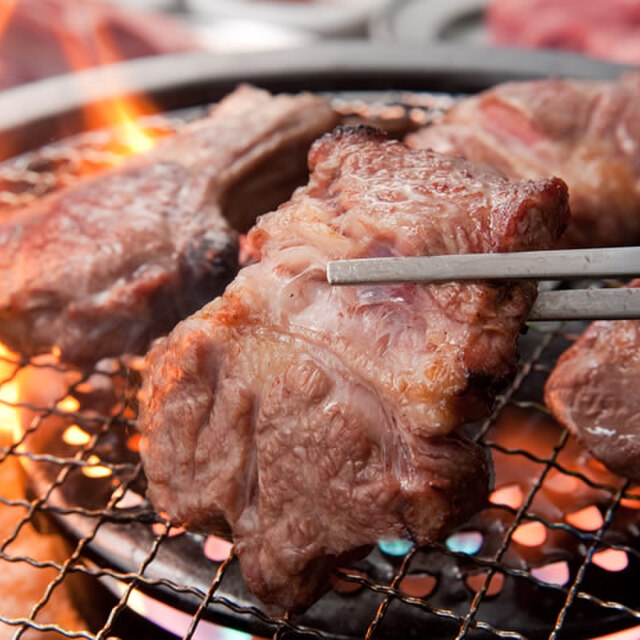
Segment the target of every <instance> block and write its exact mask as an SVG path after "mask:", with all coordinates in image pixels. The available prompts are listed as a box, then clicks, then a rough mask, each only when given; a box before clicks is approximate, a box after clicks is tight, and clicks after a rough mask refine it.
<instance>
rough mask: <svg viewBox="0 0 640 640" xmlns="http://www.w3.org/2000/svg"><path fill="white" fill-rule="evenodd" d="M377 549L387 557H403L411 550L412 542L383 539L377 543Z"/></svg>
mask: <svg viewBox="0 0 640 640" xmlns="http://www.w3.org/2000/svg"><path fill="white" fill-rule="evenodd" d="M378 547H380V551H382V553H386V554H387V555H389V556H404V555H406V554H407V553H409V551H411V549H412V548H413V542H411V540H402V539H400V538H398V539H395V540H389V539H386V538H383V539H382V540H380V541H379V542H378Z"/></svg>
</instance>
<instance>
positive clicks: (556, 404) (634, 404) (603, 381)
mask: <svg viewBox="0 0 640 640" xmlns="http://www.w3.org/2000/svg"><path fill="white" fill-rule="evenodd" d="M631 286H635V287H640V280H635V281H634V282H633V283H632V285H631ZM545 402H546V404H547V406H548V407H549V409H551V411H552V413H553V415H554V416H555V417H556V418H557V419H558V420H559V421H560V422H561V423H562V424H564V425H565V426H566V427H567V428H568V429H569V430H570V431H571V432H572V433H573V434H574V435H576V436H577V437H578V438H579V439H580V441H581V442H582V443H583V444H584V446H585V447H586V448H587V449H588V450H589V451H590V452H591V453H592V454H593V456H594V457H595V458H597V459H598V460H600V461H601V462H602V463H603V464H605V465H606V466H607V467H608V468H609V469H611V470H612V471H614V472H615V473H619V474H620V475H623V476H626V477H629V478H631V479H632V480H635V481H636V482H640V321H639V320H615V321H612V320H606V321H598V322H593V323H592V324H591V325H590V326H589V327H588V329H587V330H586V331H585V332H584V333H583V334H582V336H580V338H579V339H578V340H577V341H576V342H575V343H574V344H573V345H572V346H571V347H570V348H569V349H568V350H567V351H566V352H565V353H564V354H562V356H561V357H560V359H559V360H558V363H557V364H556V367H555V369H554V370H553V372H552V373H551V376H550V377H549V379H548V381H547V384H546V386H545Z"/></svg>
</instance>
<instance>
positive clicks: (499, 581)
mask: <svg viewBox="0 0 640 640" xmlns="http://www.w3.org/2000/svg"><path fill="white" fill-rule="evenodd" d="M486 579H487V574H486V573H476V574H474V575H470V576H467V578H466V579H465V583H466V584H467V586H468V587H469V589H471V591H473V592H474V593H475V592H477V591H480V589H482V587H483V585H484V583H485V580H486ZM503 586H504V575H503V574H502V573H494V574H493V575H492V576H491V580H490V581H489V586H488V587H487V591H486V595H487V597H489V598H490V597H492V596H497V595H498V594H499V593H500V592H501V591H502V587H503Z"/></svg>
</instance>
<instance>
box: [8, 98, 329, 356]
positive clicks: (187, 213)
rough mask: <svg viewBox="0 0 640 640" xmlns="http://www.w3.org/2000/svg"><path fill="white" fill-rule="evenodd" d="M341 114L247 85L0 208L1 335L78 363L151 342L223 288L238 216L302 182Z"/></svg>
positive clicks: (233, 266)
mask: <svg viewBox="0 0 640 640" xmlns="http://www.w3.org/2000/svg"><path fill="white" fill-rule="evenodd" d="M334 123H335V116H334V114H333V112H332V111H331V109H330V107H329V106H328V104H327V103H326V102H325V101H324V100H322V99H321V98H317V97H315V96H311V95H299V96H285V95H283V96H275V97H273V96H271V95H270V94H268V93H267V92H264V91H260V90H258V89H254V88H251V87H247V86H245V87H241V88H239V89H238V90H236V91H235V92H234V93H233V94H232V95H231V96H229V97H227V98H226V99H225V100H224V101H223V102H222V103H221V104H220V105H219V106H218V107H217V108H216V109H215V110H214V111H213V113H212V115H211V117H209V118H205V119H203V120H201V121H199V122H196V123H194V124H192V125H191V126H189V127H187V128H186V129H185V130H183V131H182V132H180V133H179V134H178V135H176V136H175V137H174V138H172V139H171V140H169V141H167V142H166V143H164V144H162V145H161V146H159V147H158V148H156V149H155V150H153V151H151V152H149V153H148V154H145V155H141V156H138V157H134V158H132V159H130V160H129V161H127V162H126V163H125V164H123V165H122V166H121V167H119V168H117V169H115V170H113V171H111V172H109V173H105V174H101V175H99V176H97V177H95V178H92V179H88V180H86V181H84V182H82V183H80V184H79V185H77V186H75V187H72V188H70V189H67V190H65V191H63V192H61V193H58V194H54V195H52V196H48V197H46V198H43V199H41V200H40V201H38V202H36V203H35V204H34V205H32V206H28V207H26V208H24V209H21V210H16V211H12V212H10V213H8V214H6V215H5V216H4V217H0V281H1V282H2V287H1V288H0V341H2V342H4V343H5V344H7V345H8V346H9V347H10V348H12V349H13V350H15V351H19V352H20V353H23V354H26V355H31V354H34V353H38V352H41V351H46V350H49V349H50V348H51V347H52V346H54V345H57V346H58V347H59V348H60V349H61V352H62V358H63V359H64V360H66V361H69V362H72V363H75V364H80V365H82V364H86V363H88V362H92V361H95V360H98V359H100V358H102V357H105V356H111V355H118V354H121V353H123V352H125V351H133V352H135V351H140V350H143V349H145V348H146V347H147V345H148V344H149V341H150V339H151V338H153V337H155V336H157V335H158V334H162V333H165V332H167V331H168V330H170V329H171V328H172V327H173V326H174V325H175V323H176V322H177V321H178V320H180V319H181V318H183V317H185V316H186V315H188V314H189V313H192V312H193V311H195V310H196V309H198V308H200V307H201V306H202V305H203V304H204V303H205V302H208V301H209V300H211V299H212V298H214V297H215V296H216V295H218V294H220V293H221V292H222V290H223V288H224V286H225V285H226V284H227V283H228V282H229V280H230V279H231V278H232V277H233V275H234V273H235V271H236V270H237V247H236V233H235V231H234V230H233V229H232V228H231V227H232V226H235V227H239V228H244V227H247V226H249V225H250V224H252V223H253V220H254V219H255V216H256V215H257V214H259V213H262V212H264V211H266V210H269V209H270V208H272V207H274V206H276V205H277V204H278V203H279V202H282V201H283V200H285V199H286V198H288V197H289V195H290V194H291V192H292V191H293V189H294V188H295V186H297V185H298V184H301V183H302V182H304V180H305V179H306V176H307V169H306V163H305V158H306V153H307V151H308V148H309V145H310V144H311V142H312V140H314V139H316V138H317V137H318V136H319V135H320V134H321V133H323V132H324V131H326V130H327V129H330V128H331V127H332V126H333V125H334ZM223 214H224V216H225V217H226V219H225V217H223ZM229 221H230V222H231V226H230V224H229Z"/></svg>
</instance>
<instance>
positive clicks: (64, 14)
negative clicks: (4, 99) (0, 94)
mask: <svg viewBox="0 0 640 640" xmlns="http://www.w3.org/2000/svg"><path fill="white" fill-rule="evenodd" d="M199 48H201V46H200V45H199V44H198V43H197V40H196V38H195V36H194V34H193V32H192V31H190V30H189V29H188V28H187V26H186V25H184V24H183V23H181V22H180V21H178V20H175V19H173V18H172V17H170V16H169V15H164V14H161V13H157V12H151V11H143V10H133V9H130V8H125V7H121V6H118V5H116V4H112V3H107V2H100V1H99V0H3V2H2V3H0V89H6V88H7V87H11V86H14V85H18V84H22V83H25V82H32V81H34V80H39V79H41V78H45V77H48V76H52V75H57V74H60V73H65V72H67V71H70V70H72V69H73V68H74V66H75V67H76V68H77V66H78V64H79V65H80V66H82V67H86V68H88V67H92V66H97V65H101V64H108V63H111V62H117V61H119V60H127V59H131V58H139V57H143V56H152V55H157V54H162V53H176V52H180V51H193V50H196V49H199Z"/></svg>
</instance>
